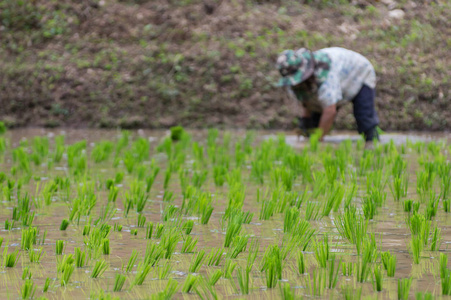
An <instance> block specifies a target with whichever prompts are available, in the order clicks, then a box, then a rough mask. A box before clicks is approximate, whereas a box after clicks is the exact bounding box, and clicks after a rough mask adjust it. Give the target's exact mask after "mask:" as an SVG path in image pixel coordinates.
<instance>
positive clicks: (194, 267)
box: [189, 250, 205, 273]
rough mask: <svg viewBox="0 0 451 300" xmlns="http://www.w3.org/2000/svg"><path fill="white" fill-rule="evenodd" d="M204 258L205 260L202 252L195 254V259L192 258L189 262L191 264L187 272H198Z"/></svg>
mask: <svg viewBox="0 0 451 300" xmlns="http://www.w3.org/2000/svg"><path fill="white" fill-rule="evenodd" d="M204 258H205V251H204V250H200V251H199V252H197V255H196V256H195V257H193V260H192V261H191V264H190V266H189V271H190V272H191V273H196V272H197V271H199V268H200V267H201V266H202V262H203V261H204Z"/></svg>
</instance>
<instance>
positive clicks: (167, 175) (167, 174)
mask: <svg viewBox="0 0 451 300" xmlns="http://www.w3.org/2000/svg"><path fill="white" fill-rule="evenodd" d="M171 175H172V170H171V168H167V169H166V172H165V173H164V183H163V188H164V189H165V190H167V189H168V187H169V181H170V180H171Z"/></svg>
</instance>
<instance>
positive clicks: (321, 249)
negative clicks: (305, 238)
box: [314, 234, 330, 268]
mask: <svg viewBox="0 0 451 300" xmlns="http://www.w3.org/2000/svg"><path fill="white" fill-rule="evenodd" d="M314 247H315V252H314V253H315V258H316V261H317V262H318V264H319V266H320V267H321V268H326V267H327V261H328V260H329V255H330V250H329V238H328V236H327V234H326V235H324V237H323V242H319V240H316V241H315V246H314Z"/></svg>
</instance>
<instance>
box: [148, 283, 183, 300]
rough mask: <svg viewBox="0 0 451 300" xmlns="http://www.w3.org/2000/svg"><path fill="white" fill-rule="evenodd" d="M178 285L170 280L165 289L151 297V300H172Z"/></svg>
mask: <svg viewBox="0 0 451 300" xmlns="http://www.w3.org/2000/svg"><path fill="white" fill-rule="evenodd" d="M178 285H179V284H178V283H177V281H176V280H175V279H172V278H170V279H169V281H168V284H167V285H166V287H165V289H164V290H163V291H161V292H159V293H157V294H153V295H152V296H151V299H152V300H167V299H173V297H174V295H175V293H177V289H178Z"/></svg>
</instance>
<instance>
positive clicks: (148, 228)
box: [146, 222, 153, 240]
mask: <svg viewBox="0 0 451 300" xmlns="http://www.w3.org/2000/svg"><path fill="white" fill-rule="evenodd" d="M152 233H153V223H152V222H149V223H147V226H146V239H148V240H150V239H151V238H152Z"/></svg>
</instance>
